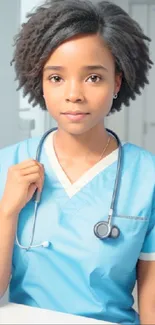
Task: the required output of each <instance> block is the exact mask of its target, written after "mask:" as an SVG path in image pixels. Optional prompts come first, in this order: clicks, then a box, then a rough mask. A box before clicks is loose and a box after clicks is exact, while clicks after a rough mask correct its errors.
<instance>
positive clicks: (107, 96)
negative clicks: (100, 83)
mask: <svg viewBox="0 0 155 325" xmlns="http://www.w3.org/2000/svg"><path fill="white" fill-rule="evenodd" d="M91 97H92V104H93V106H94V107H96V108H98V109H99V110H100V109H101V110H103V109H104V110H107V111H108V110H109V109H110V108H111V106H112V102H113V91H112V89H111V88H109V87H103V88H101V89H96V91H95V92H93V93H91Z"/></svg>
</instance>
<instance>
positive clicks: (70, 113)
mask: <svg viewBox="0 0 155 325" xmlns="http://www.w3.org/2000/svg"><path fill="white" fill-rule="evenodd" d="M62 114H65V115H86V114H89V113H85V112H82V111H67V112H64V113H62Z"/></svg>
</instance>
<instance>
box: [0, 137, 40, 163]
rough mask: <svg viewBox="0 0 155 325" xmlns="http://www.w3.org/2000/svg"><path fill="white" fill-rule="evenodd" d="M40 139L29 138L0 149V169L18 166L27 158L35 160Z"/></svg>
mask: <svg viewBox="0 0 155 325" xmlns="http://www.w3.org/2000/svg"><path fill="white" fill-rule="evenodd" d="M39 141H40V137H35V138H29V139H26V140H24V141H21V142H18V143H16V144H13V145H10V146H7V147H4V148H2V149H0V168H2V167H3V166H4V167H5V168H6V167H9V166H11V165H13V164H18V163H20V162H21V161H23V160H25V159H29V158H33V159H35V155H36V149H37V146H38V144H39Z"/></svg>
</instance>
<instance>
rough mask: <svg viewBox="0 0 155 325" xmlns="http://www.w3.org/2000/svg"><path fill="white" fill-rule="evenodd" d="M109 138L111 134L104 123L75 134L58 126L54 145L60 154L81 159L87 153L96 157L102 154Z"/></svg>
mask: <svg viewBox="0 0 155 325" xmlns="http://www.w3.org/2000/svg"><path fill="white" fill-rule="evenodd" d="M108 138H109V135H108V133H107V131H106V129H105V127H104V125H103V124H102V125H101V124H100V125H97V126H95V127H94V128H92V129H91V130H89V131H87V132H85V133H83V134H80V135H73V134H70V133H67V132H65V131H64V130H62V129H61V128H58V130H57V132H56V133H55V137H54V145H55V150H56V151H58V152H59V156H63V157H68V158H70V159H76V160H80V159H81V158H83V157H84V156H86V155H87V154H88V155H89V154H91V156H94V157H95V156H96V157H97V156H98V155H101V153H102V151H103V149H104V147H105V146H106V144H107V141H108ZM115 146H116V144H115ZM116 147H117V146H116Z"/></svg>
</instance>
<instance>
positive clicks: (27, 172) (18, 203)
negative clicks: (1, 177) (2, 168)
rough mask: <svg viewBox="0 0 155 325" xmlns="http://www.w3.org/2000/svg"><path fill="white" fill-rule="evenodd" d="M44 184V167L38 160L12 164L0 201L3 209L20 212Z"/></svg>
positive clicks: (8, 211) (12, 212) (15, 212)
mask: <svg viewBox="0 0 155 325" xmlns="http://www.w3.org/2000/svg"><path fill="white" fill-rule="evenodd" d="M43 184H44V167H43V165H42V164H40V163H39V162H37V161H36V160H33V159H28V160H25V161H23V162H22V163H20V164H17V165H13V166H11V167H10V168H9V170H8V174H7V181H6V185H5V189H4V193H3V197H2V199H1V202H0V206H1V208H2V210H3V211H5V213H7V214H13V215H17V214H19V213H20V211H21V209H22V208H23V207H24V206H25V205H26V203H27V202H29V201H30V200H31V198H32V196H33V194H34V193H35V191H36V189H38V190H39V192H41V191H42V188H43Z"/></svg>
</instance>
